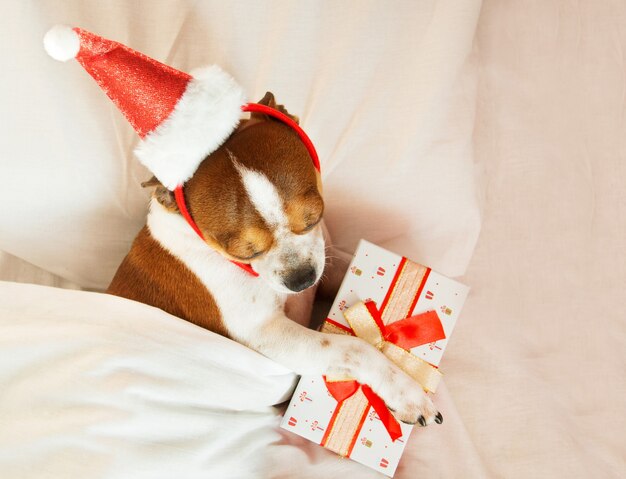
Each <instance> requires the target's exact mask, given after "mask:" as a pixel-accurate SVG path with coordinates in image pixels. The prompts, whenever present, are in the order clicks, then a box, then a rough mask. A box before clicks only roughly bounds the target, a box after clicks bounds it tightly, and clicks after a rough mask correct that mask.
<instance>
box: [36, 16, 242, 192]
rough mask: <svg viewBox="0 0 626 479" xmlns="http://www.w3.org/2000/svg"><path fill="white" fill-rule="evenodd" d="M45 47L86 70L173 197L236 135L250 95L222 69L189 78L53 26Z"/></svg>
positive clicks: (117, 45) (83, 33) (78, 31)
mask: <svg viewBox="0 0 626 479" xmlns="http://www.w3.org/2000/svg"><path fill="white" fill-rule="evenodd" d="M44 48H45V50H46V52H48V54H49V55H50V56H51V57H52V58H54V59H55V60H59V61H63V62H64V61H67V60H69V59H71V58H76V60H77V61H78V62H79V63H80V64H81V65H82V66H83V68H84V69H85V70H87V73H89V74H90V75H91V76H92V77H93V78H94V79H95V80H96V82H97V83H98V85H100V88H102V89H103V90H104V92H105V93H106V94H107V95H108V96H109V98H110V99H111V100H113V102H114V103H115V104H116V105H117V107H118V108H119V109H120V110H121V111H122V113H123V114H124V115H125V116H126V118H127V119H128V121H129V122H130V124H131V125H132V126H133V128H135V130H136V131H137V133H138V134H139V136H140V137H141V143H140V144H139V146H138V147H137V148H136V149H135V154H136V155H137V157H138V158H139V161H141V162H142V163H143V164H144V165H145V166H146V167H147V168H148V169H150V171H152V173H154V175H155V176H156V177H157V178H158V179H159V181H160V182H161V183H163V185H164V186H165V187H167V188H169V189H170V190H174V189H175V188H176V187H177V186H179V185H182V184H183V183H184V182H185V181H187V180H188V179H189V178H191V176H193V174H194V172H195V171H196V169H197V168H198V166H200V163H201V162H202V161H203V160H204V159H205V158H206V156H207V155H209V154H210V153H212V152H213V151H215V150H216V149H217V148H219V146H220V145H221V144H222V143H223V142H224V141H225V140H226V139H227V138H228V137H229V136H230V135H231V133H232V132H233V131H234V130H235V128H236V127H237V125H238V123H239V119H240V115H241V107H242V106H243V105H244V104H245V102H246V100H245V96H244V93H243V90H242V88H241V87H240V86H239V85H237V83H235V81H234V80H233V79H232V77H231V76H230V75H228V74H227V73H226V72H224V71H223V70H222V69H221V68H219V67H218V66H217V65H212V66H208V67H204V68H200V69H197V70H194V71H192V72H191V74H187V73H185V72H182V71H179V70H176V69H174V68H172V67H169V66H167V65H164V64H163V63H160V62H158V61H156V60H154V59H152V58H150V57H147V56H146V55H144V54H142V53H139V52H137V51H135V50H132V49H130V48H128V47H127V46H125V45H122V44H121V43H118V42H114V41H112V40H107V39H106V38H102V37H99V36H98V35H94V34H93V33H90V32H88V31H86V30H83V29H81V28H71V27H68V26H65V25H56V26H54V27H52V28H51V29H50V30H49V31H48V32H47V33H46V35H45V37H44Z"/></svg>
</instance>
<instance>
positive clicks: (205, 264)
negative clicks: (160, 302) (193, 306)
mask: <svg viewBox="0 0 626 479" xmlns="http://www.w3.org/2000/svg"><path fill="white" fill-rule="evenodd" d="M148 228H149V229H150V233H151V234H152V236H153V237H154V238H155V239H156V240H157V241H158V242H159V243H160V244H161V246H163V247H164V248H165V249H166V250H167V251H168V252H169V253H170V254H172V255H173V256H174V257H176V258H178V259H179V260H180V261H182V262H183V263H184V264H185V266H187V268H189V269H190V270H191V271H192V272H193V273H194V274H195V275H196V276H197V277H198V279H199V280H200V281H201V282H202V284H203V285H204V286H205V287H206V288H207V290H208V291H209V292H210V293H211V295H212V296H213V299H214V300H215V302H216V304H217V307H218V308H219V310H220V312H221V314H222V321H223V322H224V326H225V327H226V329H227V330H228V332H229V333H230V334H231V335H232V336H233V338H235V339H238V340H240V339H243V338H247V337H249V333H250V331H251V330H253V329H255V328H256V327H258V324H260V323H261V322H263V321H266V320H267V319H268V318H270V317H271V316H273V315H275V314H276V313H277V312H279V311H282V310H283V308H284V305H285V300H286V294H283V293H279V292H278V291H275V290H274V289H272V288H271V287H270V286H269V285H267V284H266V283H265V281H262V280H260V279H259V278H257V277H254V276H252V275H250V274H249V273H247V272H245V271H244V270H242V269H240V268H238V267H237V266H235V265H234V264H232V263H231V262H230V261H228V260H226V259H225V258H224V257H223V256H222V255H221V254H219V253H218V252H216V251H214V250H212V249H211V248H210V247H208V246H207V245H206V243H204V242H203V241H202V240H201V239H200V238H199V237H198V236H197V235H196V233H195V232H194V231H193V230H192V229H191V228H189V225H188V224H187V223H186V222H185V220H184V219H183V218H182V216H180V215H179V214H176V213H170V212H169V211H167V210H166V209H165V208H164V207H163V206H162V205H161V204H159V202H158V201H156V200H155V199H153V200H152V202H151V204H150V214H149V215H148ZM172 281H176V278H172ZM254 318H258V321H255V320H254Z"/></svg>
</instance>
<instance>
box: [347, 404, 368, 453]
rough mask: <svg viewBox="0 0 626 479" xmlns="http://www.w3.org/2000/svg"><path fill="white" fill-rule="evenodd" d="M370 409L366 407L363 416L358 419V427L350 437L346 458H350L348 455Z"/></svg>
mask: <svg viewBox="0 0 626 479" xmlns="http://www.w3.org/2000/svg"><path fill="white" fill-rule="evenodd" d="M370 408H371V406H370V407H366V408H365V411H363V414H362V415H361V419H359V425H358V426H357V427H356V429H355V432H354V436H353V437H352V441H351V442H350V445H349V446H348V454H347V456H348V457H350V454H352V449H354V445H355V444H356V440H357V438H358V437H359V431H361V428H362V427H363V423H364V422H365V418H366V417H367V412H368V411H369V410H370Z"/></svg>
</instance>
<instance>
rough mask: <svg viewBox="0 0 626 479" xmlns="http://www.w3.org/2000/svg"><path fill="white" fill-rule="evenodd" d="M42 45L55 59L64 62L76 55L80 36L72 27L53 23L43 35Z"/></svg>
mask: <svg viewBox="0 0 626 479" xmlns="http://www.w3.org/2000/svg"><path fill="white" fill-rule="evenodd" d="M43 47H44V49H45V50H46V53H48V55H50V56H51V57H52V58H54V59H55V60H58V61H60V62H66V61H68V60H70V59H72V58H75V57H76V55H78V51H79V50H80V38H78V34H77V33H76V32H75V31H74V30H73V29H72V27H68V26H67V25H55V26H54V27H52V28H51V29H50V30H48V32H47V33H46V35H45V36H44V37H43Z"/></svg>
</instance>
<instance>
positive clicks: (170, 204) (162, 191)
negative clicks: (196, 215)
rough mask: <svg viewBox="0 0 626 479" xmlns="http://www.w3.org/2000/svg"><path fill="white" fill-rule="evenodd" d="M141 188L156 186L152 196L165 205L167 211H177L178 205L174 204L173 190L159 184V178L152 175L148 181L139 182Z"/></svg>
mask: <svg viewBox="0 0 626 479" xmlns="http://www.w3.org/2000/svg"><path fill="white" fill-rule="evenodd" d="M141 187H142V188H151V187H156V188H155V189H154V192H153V193H152V197H153V198H156V200H157V201H158V202H159V203H160V204H162V205H163V206H165V208H166V209H167V210H168V211H171V212H178V205H177V204H176V198H175V197H174V192H173V191H170V190H168V189H167V188H166V187H165V186H163V185H162V184H161V182H160V181H159V180H157V179H156V176H153V177H152V178H150V179H149V180H148V181H144V182H143V183H141Z"/></svg>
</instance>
